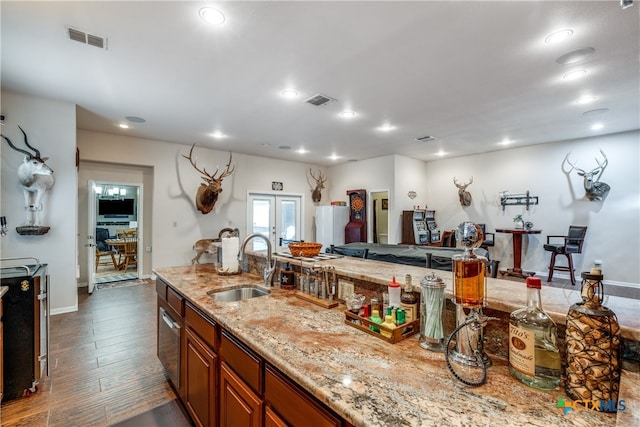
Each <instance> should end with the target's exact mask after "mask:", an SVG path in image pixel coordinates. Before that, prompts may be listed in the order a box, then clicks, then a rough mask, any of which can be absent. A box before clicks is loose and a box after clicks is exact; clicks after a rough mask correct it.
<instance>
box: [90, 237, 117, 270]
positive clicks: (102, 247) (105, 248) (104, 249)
mask: <svg viewBox="0 0 640 427" xmlns="http://www.w3.org/2000/svg"><path fill="white" fill-rule="evenodd" d="M108 238H109V230H108V229H106V228H96V266H95V270H96V273H97V272H98V266H100V265H113V268H118V265H117V263H116V257H115V251H114V250H112V249H111V247H110V246H109V245H107V243H106V242H105V240H107V239H108ZM102 257H108V258H111V263H109V261H108V260H107V261H102Z"/></svg>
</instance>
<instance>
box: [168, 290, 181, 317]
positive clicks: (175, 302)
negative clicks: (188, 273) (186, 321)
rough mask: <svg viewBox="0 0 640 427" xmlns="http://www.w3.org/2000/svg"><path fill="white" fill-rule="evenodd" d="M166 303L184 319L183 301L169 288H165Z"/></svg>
mask: <svg viewBox="0 0 640 427" xmlns="http://www.w3.org/2000/svg"><path fill="white" fill-rule="evenodd" d="M167 302H168V303H169V306H170V307H171V308H173V309H174V310H175V311H176V313H178V314H179V315H180V317H184V299H183V298H182V296H180V294H179V293H177V292H176V291H174V290H173V289H171V288H169V287H167Z"/></svg>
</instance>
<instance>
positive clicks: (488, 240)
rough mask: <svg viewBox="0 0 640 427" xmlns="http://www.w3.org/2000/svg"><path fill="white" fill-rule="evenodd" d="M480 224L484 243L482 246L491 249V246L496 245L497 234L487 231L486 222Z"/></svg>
mask: <svg viewBox="0 0 640 427" xmlns="http://www.w3.org/2000/svg"><path fill="white" fill-rule="evenodd" d="M478 226H479V227H480V230H482V244H481V245H480V247H481V248H484V249H486V250H489V247H490V246H491V247H493V246H494V245H495V241H496V235H495V233H488V232H487V231H486V224H478Z"/></svg>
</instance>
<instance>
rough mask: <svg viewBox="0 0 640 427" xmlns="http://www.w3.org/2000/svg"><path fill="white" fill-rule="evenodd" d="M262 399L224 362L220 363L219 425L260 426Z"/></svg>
mask: <svg viewBox="0 0 640 427" xmlns="http://www.w3.org/2000/svg"><path fill="white" fill-rule="evenodd" d="M262 407H263V402H262V400H261V399H260V398H259V397H258V396H257V395H256V394H255V393H254V392H253V390H251V388H250V387H249V386H248V385H247V384H246V383H245V382H244V381H242V379H241V378H240V377H239V376H238V375H236V374H235V373H234V372H233V370H232V369H231V368H230V367H229V366H228V365H227V364H226V363H225V362H222V363H221V364H220V427H262Z"/></svg>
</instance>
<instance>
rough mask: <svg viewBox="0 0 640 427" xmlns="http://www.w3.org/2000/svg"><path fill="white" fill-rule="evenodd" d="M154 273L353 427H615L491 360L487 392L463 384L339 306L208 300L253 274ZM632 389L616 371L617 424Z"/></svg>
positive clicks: (438, 358) (287, 300)
mask: <svg viewBox="0 0 640 427" xmlns="http://www.w3.org/2000/svg"><path fill="white" fill-rule="evenodd" d="M356 261H357V263H362V266H361V272H360V273H358V272H357V271H356V270H359V269H358V268H354V267H352V269H353V270H352V271H353V274H362V275H363V276H364V275H366V276H367V277H368V278H370V277H371V276H376V275H377V274H378V273H383V272H382V270H378V269H381V268H382V267H381V266H378V267H373V266H371V265H370V266H366V263H369V262H373V261H366V260H356ZM353 262H354V260H346V259H340V260H331V261H330V263H331V264H332V265H334V266H335V267H336V269H338V270H340V266H339V264H341V263H347V264H349V263H351V264H352V263H353ZM382 264H387V263H382ZM345 265H346V264H345ZM389 266H390V267H389V269H388V270H385V272H384V274H383V275H381V276H380V278H379V280H381V282H382V283H386V282H387V281H388V280H387V279H388V278H387V274H389V273H392V274H396V273H394V272H393V270H394V268H395V267H393V266H394V265H393V264H389ZM409 270H411V271H409ZM426 271H428V270H426V269H418V270H414V268H410V267H407V266H398V269H397V274H398V275H399V276H400V274H401V276H400V277H404V274H406V273H410V274H412V275H413V281H414V284H415V283H419V280H420V279H421V278H422V277H423V276H424V273H425V272H426ZM155 272H156V274H157V275H158V277H159V278H161V279H163V280H165V281H166V282H168V283H169V284H170V285H171V286H172V287H173V288H174V289H176V290H177V291H178V292H179V293H181V294H182V295H183V296H184V297H185V298H186V299H187V300H188V301H191V302H192V303H193V304H194V305H195V306H197V307H198V308H199V309H200V310H202V311H203V312H204V313H206V314H208V315H209V316H211V317H212V318H213V319H214V320H215V321H217V322H218V323H219V324H220V325H221V326H222V327H224V328H226V329H227V330H229V331H230V332H231V333H233V334H234V335H235V336H236V337H238V338H239V339H241V340H242V341H244V342H245V343H246V344H247V345H248V346H249V347H251V348H252V349H253V350H255V351H256V352H257V353H258V354H260V355H261V356H262V357H263V358H264V359H265V360H266V361H268V362H269V363H271V364H272V365H274V366H275V367H276V368H278V369H280V370H281V371H282V372H284V373H285V374H286V375H288V376H289V377H290V378H291V379H292V380H293V381H295V382H297V383H298V384H299V385H301V386H302V387H303V388H305V389H306V390H307V391H309V392H310V393H312V394H313V395H314V396H315V397H316V398H318V399H319V400H320V401H322V402H324V403H325V404H326V405H327V406H329V407H330V408H332V409H333V410H334V411H335V412H336V413H338V414H339V415H340V416H341V417H343V418H344V419H346V420H347V421H349V422H351V423H353V424H354V425H355V426H399V425H412V426H430V425H438V426H489V425H491V426H512V425H535V426H551V425H553V426H585V427H586V426H589V427H592V426H612V425H616V414H607V413H600V412H594V411H573V412H570V413H568V414H567V415H564V414H563V412H562V410H560V409H558V408H555V407H554V406H555V405H556V404H557V402H558V398H566V395H565V394H564V392H563V391H562V390H560V389H558V390H555V391H549V392H545V391H540V390H536V389H532V388H530V387H527V386H525V385H523V384H521V383H519V382H517V381H516V380H514V379H513V378H512V377H511V375H510V374H509V372H508V367H507V365H506V363H505V361H503V360H498V359H494V360H493V362H494V365H493V367H491V368H489V370H488V375H487V383H486V384H485V385H483V386H481V387H476V388H472V387H467V386H464V385H463V384H461V383H459V382H458V381H457V380H455V379H454V378H453V377H452V376H451V375H450V373H449V372H448V370H447V368H446V363H445V361H444V355H443V354H438V353H432V352H429V351H427V350H424V349H422V348H421V347H420V346H419V345H418V339H417V335H416V336H413V337H411V338H408V339H406V340H403V341H401V342H399V343H397V344H389V343H387V342H385V341H382V340H380V339H377V338H375V337H372V336H370V335H368V334H366V333H364V332H361V331H359V330H357V329H355V328H353V327H350V326H348V325H345V324H344V318H345V316H344V310H345V307H344V305H340V306H339V307H336V308H334V309H331V310H327V309H324V308H321V307H319V306H316V305H313V304H311V303H307V302H305V301H303V300H301V299H299V298H296V297H295V295H294V292H293V291H285V290H281V289H279V288H277V287H276V288H273V289H272V292H271V294H270V295H268V296H264V297H259V298H253V299H248V300H244V301H240V302H228V303H223V302H216V301H214V300H213V299H212V298H210V297H209V296H208V295H207V294H206V293H207V291H210V290H213V289H220V288H224V287H232V286H237V285H239V284H246V283H251V284H261V283H262V279H261V278H260V277H258V276H256V275H252V274H247V273H243V274H241V275H237V276H218V275H217V274H216V273H215V269H214V266H213V265H211V264H207V265H196V266H185V267H171V268H162V269H158V270H156V271H155ZM440 273H442V272H440ZM414 274H415V275H414ZM491 292H492V291H491V287H490V291H489V293H490V294H491ZM514 304H517V303H514ZM639 385H640V376H639V375H638V374H637V373H628V372H627V371H624V375H623V386H622V390H621V395H620V399H626V406H627V409H626V411H625V412H620V413H619V415H618V416H617V424H618V425H637V421H638V414H639V412H640V404H639V401H638V395H637V393H638V392H637V391H636V390H638V389H640V387H639Z"/></svg>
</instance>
